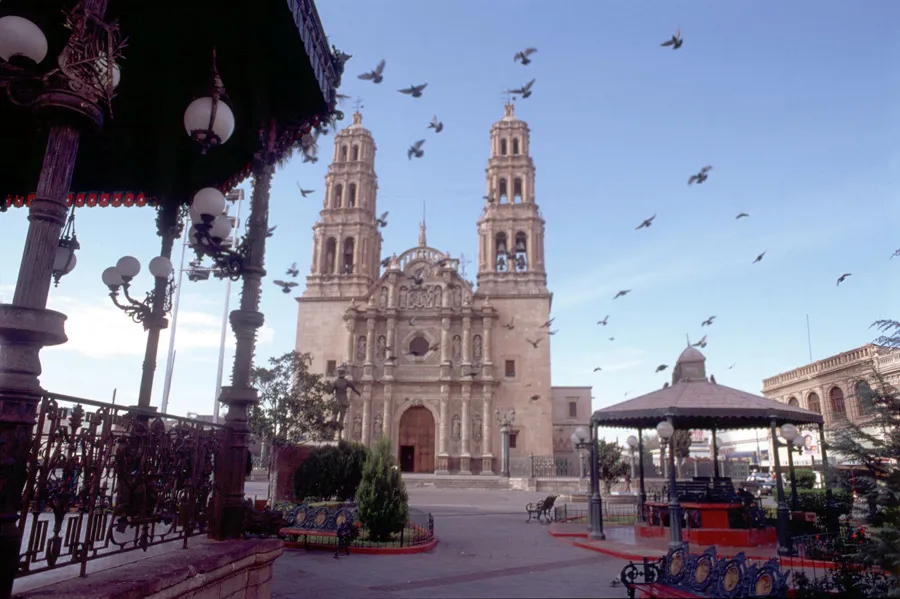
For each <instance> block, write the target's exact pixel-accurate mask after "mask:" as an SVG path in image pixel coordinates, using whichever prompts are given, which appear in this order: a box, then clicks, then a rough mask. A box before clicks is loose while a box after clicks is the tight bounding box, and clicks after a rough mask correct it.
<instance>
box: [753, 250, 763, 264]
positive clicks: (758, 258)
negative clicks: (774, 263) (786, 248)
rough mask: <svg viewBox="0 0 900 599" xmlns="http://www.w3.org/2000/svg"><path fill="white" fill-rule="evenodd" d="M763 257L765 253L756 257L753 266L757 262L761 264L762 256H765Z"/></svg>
mask: <svg viewBox="0 0 900 599" xmlns="http://www.w3.org/2000/svg"><path fill="white" fill-rule="evenodd" d="M765 255H766V253H765V252H763V253H762V254H760V255H759V256H757V257H756V260H754V261H753V264H756V263H757V262H762V259H763V256H765Z"/></svg>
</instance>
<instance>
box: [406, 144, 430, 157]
mask: <svg viewBox="0 0 900 599" xmlns="http://www.w3.org/2000/svg"><path fill="white" fill-rule="evenodd" d="M424 143H425V140H424V139H420V140H419V141H417V142H416V143H414V144H413V145H411V146H409V150H407V151H406V157H407V158H409V159H410V160H412V157H413V156H415V157H416V158H421V157H422V156H424V155H425V150H423V149H422V145H423V144H424Z"/></svg>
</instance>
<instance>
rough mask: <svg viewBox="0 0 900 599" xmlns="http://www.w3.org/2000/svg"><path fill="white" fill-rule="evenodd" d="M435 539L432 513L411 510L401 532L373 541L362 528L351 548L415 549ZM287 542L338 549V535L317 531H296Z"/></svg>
mask: <svg viewBox="0 0 900 599" xmlns="http://www.w3.org/2000/svg"><path fill="white" fill-rule="evenodd" d="M433 539H434V517H433V516H432V515H431V513H428V512H423V511H421V510H416V509H410V510H409V515H408V517H407V520H406V526H404V527H403V528H402V529H401V530H400V532H398V533H395V534H393V535H391V538H390V539H388V540H386V541H373V540H371V539H370V538H369V534H368V531H366V529H365V528H364V527H360V529H359V530H358V532H357V533H356V534H355V535H354V537H353V540H352V541H351V543H350V547H415V546H417V545H425V544H426V543H429V542H430V541H432V540H433ZM286 540H287V541H289V542H294V543H301V544H303V545H304V546H306V547H309V546H310V545H315V546H318V547H321V546H334V547H337V544H338V539H337V537H336V535H334V534H333V533H332V534H325V533H322V532H321V531H317V530H309V531H302V532H300V531H295V532H294V533H293V534H288V535H286Z"/></svg>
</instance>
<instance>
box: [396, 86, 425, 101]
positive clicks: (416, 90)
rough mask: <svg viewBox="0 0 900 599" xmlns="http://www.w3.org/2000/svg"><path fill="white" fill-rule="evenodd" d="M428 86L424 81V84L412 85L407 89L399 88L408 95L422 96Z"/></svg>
mask: <svg viewBox="0 0 900 599" xmlns="http://www.w3.org/2000/svg"><path fill="white" fill-rule="evenodd" d="M426 87H428V84H427V83H423V84H422V85H410V86H409V87H407V88H406V89H400V90H397V91H399V92H400V93H401V94H406V95H407V96H412V97H413V98H421V97H422V91H423V90H424V89H425V88H426Z"/></svg>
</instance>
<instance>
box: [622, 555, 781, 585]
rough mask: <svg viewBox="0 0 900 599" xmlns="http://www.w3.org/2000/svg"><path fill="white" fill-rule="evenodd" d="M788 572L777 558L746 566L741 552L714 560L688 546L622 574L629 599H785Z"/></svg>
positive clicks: (626, 567)
mask: <svg viewBox="0 0 900 599" xmlns="http://www.w3.org/2000/svg"><path fill="white" fill-rule="evenodd" d="M787 577H788V572H782V571H781V565H780V563H779V561H778V560H777V559H776V558H773V559H770V560H769V561H768V562H766V563H765V564H762V565H760V564H756V563H751V564H748V563H747V556H746V554H744V553H743V552H741V553H739V554H738V555H736V556H734V557H717V556H716V548H715V547H710V548H709V549H707V550H706V551H704V552H703V553H701V554H700V555H692V554H691V553H690V549H689V547H688V544H687V543H684V544H683V545H682V546H681V547H678V548H676V549H670V550H669V553H668V554H667V555H666V556H665V557H663V558H660V559H658V560H650V559H648V558H644V561H643V563H634V562H631V563H630V564H628V565H627V566H625V568H624V569H623V570H622V574H621V577H620V578H621V581H622V583H623V584H624V585H625V588H626V589H628V596H629V597H630V598H631V599H635V596H636V594H637V593H640V595H637V596H639V597H641V598H645V597H679V598H681V597H729V598H743V597H787V591H788V585H787Z"/></svg>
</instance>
